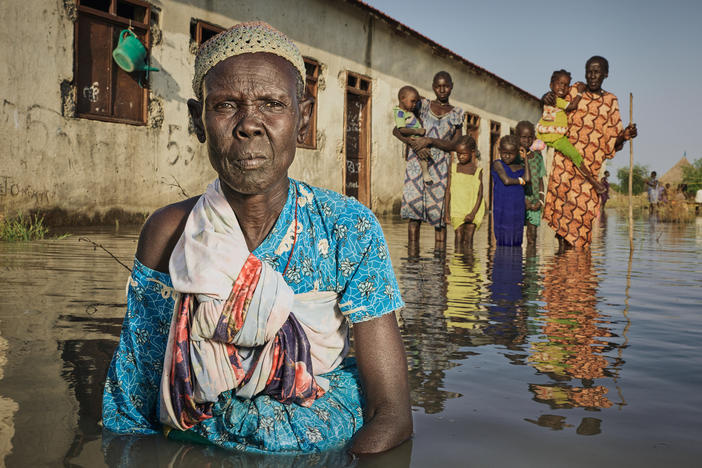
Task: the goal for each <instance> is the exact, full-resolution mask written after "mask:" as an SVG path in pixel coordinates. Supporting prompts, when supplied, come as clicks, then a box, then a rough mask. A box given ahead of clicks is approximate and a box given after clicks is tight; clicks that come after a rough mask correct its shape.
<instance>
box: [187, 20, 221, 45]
mask: <svg viewBox="0 0 702 468" xmlns="http://www.w3.org/2000/svg"><path fill="white" fill-rule="evenodd" d="M190 24H191V30H190V38H191V39H192V40H193V41H195V44H196V45H197V46H198V47H200V46H201V45H202V43H203V42H207V40H208V39H210V38H211V37H212V36H216V35H217V34H219V33H221V32H222V31H224V30H225V29H226V28H223V27H222V26H219V25H216V24H213V23H210V22H207V21H203V20H201V19H197V18H193V20H192V21H191V23H190ZM203 36H206V37H205V40H203Z"/></svg>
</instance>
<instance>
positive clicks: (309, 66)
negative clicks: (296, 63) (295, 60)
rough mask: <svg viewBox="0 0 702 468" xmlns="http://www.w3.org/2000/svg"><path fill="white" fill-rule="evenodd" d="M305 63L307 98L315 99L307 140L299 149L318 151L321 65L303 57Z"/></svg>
mask: <svg viewBox="0 0 702 468" xmlns="http://www.w3.org/2000/svg"><path fill="white" fill-rule="evenodd" d="M303 60H304V61H305V72H306V73H305V75H306V76H305V96H309V97H311V98H312V99H313V102H312V114H311V115H310V123H309V126H308V128H307V133H306V134H305V140H304V141H303V142H302V143H298V144H297V147H298V148H304V149H317V108H318V100H317V96H318V92H319V72H320V63H319V61H318V60H315V59H313V58H310V57H303Z"/></svg>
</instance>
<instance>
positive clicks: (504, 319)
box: [485, 246, 527, 358]
mask: <svg viewBox="0 0 702 468" xmlns="http://www.w3.org/2000/svg"><path fill="white" fill-rule="evenodd" d="M488 268H489V271H490V273H491V275H490V276H491V279H492V282H491V283H490V285H489V286H488V289H489V291H490V296H489V302H490V304H491V306H490V309H489V318H490V322H489V324H488V326H487V327H485V334H486V335H487V336H488V337H490V339H491V341H492V342H493V343H495V344H499V345H503V346H505V347H506V348H507V349H511V350H519V351H521V350H522V349H521V347H520V346H519V345H521V344H523V343H524V342H525V341H526V337H527V327H526V313H525V310H524V297H523V295H522V284H523V280H524V270H523V269H522V248H521V247H506V246H497V247H495V249H494V250H493V251H492V252H491V254H490V258H489V262H488ZM507 357H508V358H513V356H510V355H508V356H507Z"/></svg>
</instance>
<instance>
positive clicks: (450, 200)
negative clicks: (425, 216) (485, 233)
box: [446, 135, 485, 249]
mask: <svg viewBox="0 0 702 468" xmlns="http://www.w3.org/2000/svg"><path fill="white" fill-rule="evenodd" d="M454 148H455V149H454V150H455V158H452V161H451V170H450V172H449V180H448V183H449V190H447V192H446V194H447V197H446V198H447V201H446V203H447V205H448V208H447V209H446V213H447V214H448V215H449V218H450V221H451V224H452V225H453V228H454V230H455V233H456V237H455V244H456V248H457V249H460V248H462V247H469V248H470V247H472V246H473V234H475V231H476V229H478V228H479V227H480V223H481V222H482V221H483V216H484V214H485V203H484V202H483V171H482V169H481V168H479V167H478V158H477V156H476V154H477V147H476V144H475V140H474V139H473V137H471V136H470V135H465V136H462V137H461V138H460V139H459V140H458V142H457V143H456V146H455V147H454Z"/></svg>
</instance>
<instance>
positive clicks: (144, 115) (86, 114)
mask: <svg viewBox="0 0 702 468" xmlns="http://www.w3.org/2000/svg"><path fill="white" fill-rule="evenodd" d="M83 1H84V0H77V10H78V19H77V21H76V22H75V26H74V44H75V47H74V51H73V52H74V54H73V76H74V82H75V83H76V87H77V88H78V89H77V90H76V113H75V116H76V117H78V118H83V119H89V120H98V121H103V122H114V123H124V124H130V125H139V126H143V125H146V123H147V120H148V106H149V85H148V82H146V80H144V77H143V76H142V77H141V80H142V81H144V82H143V83H142V84H143V85H144V86H143V87H142V89H141V92H139V93H137V94H138V95H139V103H138V105H139V107H140V109H139V110H138V114H139V117H138V118H137V119H134V118H130V117H124V114H121V113H119V112H118V111H116V110H115V103H116V101H117V100H116V99H115V96H116V93H117V92H118V90H119V85H118V82H119V81H120V75H121V76H124V75H123V74H125V73H126V72H124V71H123V70H121V69H119V67H118V66H117V64H116V63H114V60H113V59H112V50H113V49H114V47H115V46H116V43H115V39H114V34H113V37H111V38H109V39H107V38H106V39H104V41H105V43H107V41H110V42H111V43H110V47H108V50H109V52H110V55H109V57H108V58H107V69H106V70H105V75H103V77H107V78H108V79H107V80H106V81H107V82H108V83H109V88H108V89H109V94H107V96H108V101H107V104H108V107H109V111H108V112H106V113H98V112H91V111H81V110H80V108H81V107H83V106H84V105H85V101H83V99H85V97H84V96H83V90H81V89H80V85H81V84H84V83H81V79H80V76H81V69H82V68H81V67H86V68H87V67H89V63H80V58H81V56H82V54H81V50H82V47H84V46H83V45H82V44H81V36H80V27H81V19H83V23H82V24H83V25H86V24H88V23H91V22H93V23H100V22H101V23H104V24H106V25H107V26H108V27H110V28H115V29H119V30H123V29H128V28H131V29H132V30H133V31H134V32H135V33H136V34H137V35H138V36H140V40H141V41H142V43H143V44H144V47H146V51H147V57H150V55H151V30H150V21H151V14H152V7H151V5H150V4H149V3H147V2H146V1H144V0H107V2H109V7H108V9H107V11H103V10H100V9H96V8H92V7H90V6H88V5H84V4H83ZM107 2H106V3H107ZM86 3H91V2H88V1H86ZM124 4H126V5H127V6H133V7H137V8H138V9H140V11H143V19H142V21H137V20H134V19H130V18H126V17H123V16H119V15H118V11H117V10H118V6H123V5H124ZM101 58H104V57H101ZM139 73H142V74H143V73H144V72H139ZM131 75H132V77H133V78H134V74H131ZM91 76H93V75H91ZM129 86H130V87H131V88H132V89H135V88H134V87H133V86H132V85H131V84H130V85H129ZM137 86H138V84H137Z"/></svg>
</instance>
